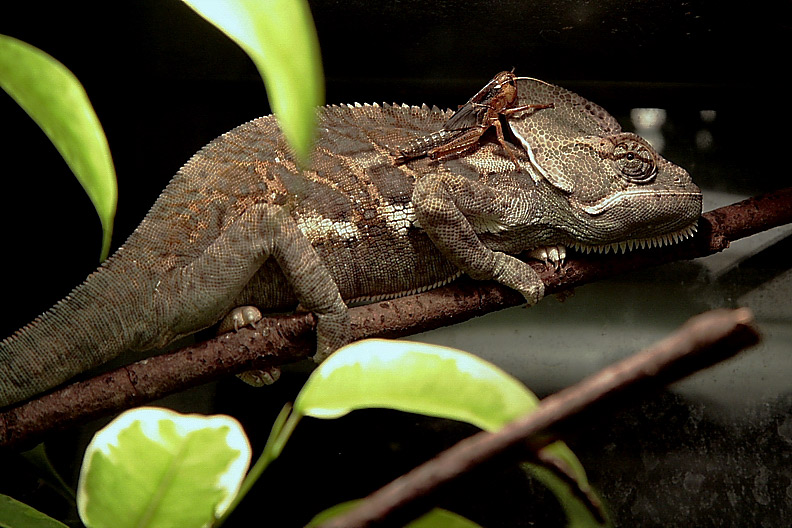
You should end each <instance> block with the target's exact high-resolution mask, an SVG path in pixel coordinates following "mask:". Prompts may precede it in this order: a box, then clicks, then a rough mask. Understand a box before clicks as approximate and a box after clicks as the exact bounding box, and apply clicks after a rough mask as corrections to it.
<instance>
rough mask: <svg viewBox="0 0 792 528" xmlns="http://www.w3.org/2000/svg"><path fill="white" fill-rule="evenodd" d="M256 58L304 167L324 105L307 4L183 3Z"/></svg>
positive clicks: (276, 0) (299, 0)
mask: <svg viewBox="0 0 792 528" xmlns="http://www.w3.org/2000/svg"><path fill="white" fill-rule="evenodd" d="M183 1H184V3H186V4H187V5H188V6H190V7H191V8H192V9H194V10H195V11H196V12H197V13H198V14H200V15H201V16H202V17H204V18H205V19H206V20H208V21H209V22H211V23H212V24H214V25H215V26H217V27H218V28H219V29H220V30H221V31H222V32H223V33H225V34H226V35H227V36H228V37H230V38H231V39H232V40H233V41H234V42H236V43H237V44H238V45H239V46H240V47H241V48H242V49H243V50H245V52H246V53H247V54H248V55H249V56H250V58H251V59H253V62H254V63H255V65H256V67H257V68H258V70H259V73H260V74H261V77H262V78H263V79H264V85H265V86H266V88H267V94H268V96H269V100H270V106H271V107H272V110H273V112H274V113H275V115H276V116H277V117H278V123H279V124H280V127H281V130H283V134H284V135H285V136H286V139H287V140H288V141H289V144H290V145H291V146H292V148H293V149H294V151H295V153H296V154H297V158H298V159H299V160H301V162H302V163H303V164H305V163H306V162H307V160H308V158H309V154H310V150H311V145H312V143H313V137H314V133H315V121H316V113H315V112H316V109H315V107H317V106H321V105H323V104H324V76H323V74H322V61H321V55H320V54H319V43H318V40H317V37H316V29H315V28H314V25H313V19H312V18H311V11H310V9H309V7H308V3H307V2H306V1H305V0H267V1H260V0H183Z"/></svg>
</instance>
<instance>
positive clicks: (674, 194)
mask: <svg viewBox="0 0 792 528" xmlns="http://www.w3.org/2000/svg"><path fill="white" fill-rule="evenodd" d="M514 83H515V87H516V93H517V95H516V98H515V100H514V101H512V103H510V104H509V106H513V107H519V106H523V105H533V104H549V103H552V107H548V108H546V109H543V110H541V111H538V112H525V113H505V114H504V115H503V129H504V130H503V132H504V139H503V142H502V141H501V139H500V138H499V137H497V138H492V137H491V136H492V134H487V133H486V132H482V133H481V134H480V135H479V137H477V138H476V139H475V141H474V142H473V147H474V148H472V149H470V151H468V152H466V153H465V155H460V156H455V157H453V158H452V159H438V160H432V159H430V158H428V157H426V156H423V157H417V158H415V159H411V160H407V161H405V162H404V163H401V164H396V163H395V162H394V161H395V160H394V154H393V153H394V152H395V151H397V149H398V146H400V145H406V144H409V143H410V141H413V140H415V139H417V138H421V137H426V136H428V135H431V134H432V133H436V132H437V131H439V130H440V129H442V127H443V125H444V124H445V123H447V122H448V120H449V119H451V118H452V117H453V112H452V111H449V110H441V109H438V108H436V107H429V106H426V105H423V106H408V105H396V104H365V105H362V104H357V103H356V104H354V105H331V106H325V107H321V108H318V109H317V116H318V128H317V139H316V142H315V147H314V149H313V153H312V157H311V160H310V165H309V167H308V168H302V167H301V166H300V165H299V164H298V162H297V161H296V159H295V157H294V154H293V152H292V150H291V149H290V147H289V146H288V144H287V142H286V141H285V139H284V137H283V135H282V134H281V132H280V131H279V128H278V124H277V121H276V119H275V117H273V116H265V117H261V118H258V119H255V120H252V121H249V122H247V123H245V124H242V125H240V126H238V127H237V128H234V129H233V130H231V131H229V132H227V133H225V134H223V135H221V136H220V137H218V138H216V139H215V140H213V141H211V142H210V143H209V144H207V145H206V146H205V147H203V148H202V149H201V150H200V151H198V152H197V153H196V154H195V155H194V156H193V157H192V158H191V159H190V160H189V161H188V162H187V163H186V164H185V165H184V166H183V167H182V168H181V169H180V170H179V171H178V172H177V174H176V175H175V176H174V178H173V179H172V180H171V182H170V183H169V184H168V185H167V186H166V188H165V190H164V191H163V192H162V194H161V195H160V197H159V198H158V199H157V200H156V202H155V203H154V205H153V206H152V208H151V209H150V210H149V212H148V213H147V214H146V216H145V217H144V219H143V220H142V222H141V223H140V225H139V226H138V227H137V228H136V229H135V230H134V232H133V233H132V234H131V235H130V236H129V238H128V239H127V240H126V242H125V243H124V244H123V245H121V247H119V248H118V249H117V250H116V251H115V252H114V253H113V255H112V256H111V257H110V258H108V259H107V260H106V261H105V262H103V263H102V264H101V265H100V267H99V268H98V269H97V270H96V271H94V272H93V273H91V274H90V275H89V276H88V277H87V279H86V280H85V281H84V282H83V283H82V284H80V285H79V286H77V287H76V288H75V289H74V290H72V292H71V293H70V294H69V295H68V296H67V297H66V298H65V299H63V300H62V301H60V302H58V303H57V304H56V305H55V306H54V307H52V308H51V309H49V310H48V311H46V312H45V313H44V314H42V315H40V316H39V317H38V318H36V319H35V320H34V321H33V322H31V323H29V324H28V325H26V326H25V327H23V328H22V329H20V330H18V331H17V332H16V333H14V334H13V335H12V336H10V337H8V338H6V339H5V340H3V341H2V342H0V407H3V406H8V405H12V404H15V403H18V402H21V401H23V400H26V399H29V398H31V397H33V396H35V395H37V394H40V393H42V392H45V391H47V390H50V389H52V388H54V387H56V386H58V385H60V384H62V383H64V382H66V381H68V380H69V379H70V378H72V377H74V376H75V375H77V374H79V373H81V372H84V371H86V370H88V369H90V368H93V367H95V366H97V365H101V364H102V363H104V362H106V361H108V360H109V359H111V358H113V357H116V356H117V355H119V354H121V353H122V352H124V351H126V350H149V349H157V348H161V347H163V346H165V345H166V344H168V343H170V342H172V341H174V340H176V339H178V338H180V337H182V336H186V335H189V334H192V333H194V332H196V331H198V330H201V329H204V328H208V327H210V326H212V325H215V324H216V323H217V322H218V321H220V320H221V319H223V318H225V317H226V316H227V314H229V313H232V314H235V315H236V314H239V313H242V314H243V315H242V316H241V319H240V320H241V323H242V324H244V323H246V322H247V317H248V316H247V315H244V314H246V313H249V312H250V310H247V308H249V307H252V308H253V310H252V311H253V312H256V311H261V312H285V311H289V310H294V309H295V308H296V307H298V306H299V307H300V308H302V309H304V310H306V311H310V312H313V313H314V314H315V316H316V320H317V337H316V353H315V355H314V359H315V360H316V361H321V360H323V359H324V358H326V357H327V356H328V355H329V354H330V353H331V352H332V351H334V350H336V349H338V348H339V347H341V346H343V345H344V344H346V343H347V341H349V337H348V330H349V325H350V322H349V316H348V308H347V306H348V305H349V304H351V303H359V302H368V301H376V300H384V299H389V298H395V297H400V296H405V295H409V294H412V293H416V292H420V291H424V290H427V289H430V288H434V287H437V286H440V285H443V284H446V283H448V282H450V281H452V280H454V279H455V278H457V277H458V276H460V275H461V274H467V275H468V276H470V277H472V278H473V279H478V280H495V281H498V282H500V283H501V284H504V285H506V286H508V287H510V288H513V289H515V290H517V291H519V292H520V293H522V295H523V296H524V298H525V300H526V302H527V304H529V305H532V304H534V303H536V302H538V301H539V300H540V299H541V298H542V296H543V294H544V285H543V283H542V281H541V280H540V278H539V276H538V274H537V273H536V271H534V269H533V268H532V267H531V266H530V265H529V264H528V263H527V262H526V261H525V260H522V259H520V258H517V256H518V255H521V254H522V255H524V256H525V257H527V258H536V259H540V260H544V261H545V262H547V263H548V265H549V264H554V263H555V264H557V263H558V262H563V260H564V258H565V256H566V251H567V248H574V249H576V250H578V251H584V252H588V251H610V250H616V251H626V250H628V249H632V248H634V247H636V246H647V245H649V246H661V245H666V244H670V243H674V242H677V241H679V240H682V239H685V238H687V237H689V236H691V235H692V234H693V233H694V232H695V230H696V222H697V219H698V218H699V216H700V213H701V191H700V190H699V188H698V187H697V186H696V185H695V184H694V183H693V182H692V180H691V178H690V175H689V174H688V173H687V171H685V170H684V169H682V168H681V167H678V166H677V165H675V164H673V163H671V162H670V161H667V160H665V159H664V158H663V157H661V156H660V155H659V154H658V153H657V152H656V151H655V150H654V149H653V148H652V147H651V145H650V144H649V143H647V142H646V141H645V140H643V139H642V138H641V137H639V136H637V135H635V134H632V133H629V132H624V131H622V129H621V127H620V125H619V124H618V122H617V121H616V120H615V119H614V118H613V117H612V116H611V115H610V114H608V113H607V112H606V111H605V110H604V109H603V108H601V107H600V106H598V105H596V104H594V103H592V102H589V101H588V100H586V99H584V98H583V97H581V96H579V95H577V94H575V93H573V92H571V91H568V90H565V89H563V88H561V87H558V86H555V85H552V84H549V83H546V82H543V81H540V80H537V79H532V78H529V77H519V78H515V79H514ZM502 109H503V108H501V110H502ZM498 112H499V111H498ZM506 142H508V146H507V145H506ZM512 155H513V156H514V158H513V159H512ZM515 162H516V165H517V166H516V167H515ZM240 310H241V312H240ZM254 318H255V317H254Z"/></svg>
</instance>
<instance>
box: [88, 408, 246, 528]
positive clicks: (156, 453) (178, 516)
mask: <svg viewBox="0 0 792 528" xmlns="http://www.w3.org/2000/svg"><path fill="white" fill-rule="evenodd" d="M249 464H250V444H249V443H248V440H247V437H246V436H245V433H244V431H243V430H242V427H241V426H240V425H239V423H238V422H237V421H236V420H234V419H233V418H231V417H229V416H222V415H217V416H202V415H196V414H192V415H182V414H179V413H176V412H174V411H170V410H167V409H158V408H153V407H141V408H139V409H133V410H131V411H127V412H125V413H123V414H121V415H120V416H118V417H117V418H116V419H115V420H113V421H112V422H111V423H110V424H108V425H107V426H106V427H105V428H103V429H102V430H101V431H99V432H98V433H97V434H96V435H95V436H94V438H93V440H92V441H91V443H90V444H89V446H88V449H87V450H86V452H85V458H84V460H83V465H82V468H81V470H80V480H79V484H78V487H77V509H78V511H79V513H80V518H81V519H82V521H83V523H85V525H86V526H88V527H89V528H105V527H107V528H110V527H113V528H127V527H129V528H132V527H135V528H146V527H152V528H153V527H160V526H174V527H176V526H178V527H180V528H192V527H196V528H198V527H202V526H208V525H209V523H211V522H212V521H213V520H214V519H215V518H216V517H218V516H220V515H222V514H223V512H224V511H225V510H226V509H227V508H228V506H229V504H230V503H231V501H232V500H233V499H234V496H235V495H236V493H237V491H238V490H239V486H240V484H241V482H242V479H243V478H244V476H245V472H246V471H247V468H248V465H249Z"/></svg>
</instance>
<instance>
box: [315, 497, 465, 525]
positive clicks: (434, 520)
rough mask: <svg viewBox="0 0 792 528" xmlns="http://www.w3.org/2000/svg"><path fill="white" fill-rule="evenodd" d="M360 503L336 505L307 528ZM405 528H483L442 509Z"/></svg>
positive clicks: (420, 518)
mask: <svg viewBox="0 0 792 528" xmlns="http://www.w3.org/2000/svg"><path fill="white" fill-rule="evenodd" d="M359 503H360V500H353V501H349V502H343V503H341V504H336V505H335V506H332V507H330V508H328V509H326V510H325V511H323V512H320V513H319V514H317V515H316V516H315V517H314V518H313V519H311V522H310V523H308V525H307V526H306V527H305V528H315V527H316V526H319V525H320V524H322V523H323V522H325V521H329V520H330V519H332V518H333V517H337V516H339V515H341V514H342V513H346V512H348V511H349V510H351V509H352V508H354V507H355V506H357V505H358V504H359ZM404 528H481V526H480V525H478V524H476V523H474V522H473V521H470V520H468V519H466V518H464V517H462V516H461V515H457V514H456V513H453V512H450V511H448V510H443V509H442V508H435V509H433V510H432V511H430V512H429V513H427V514H425V515H422V516H421V517H419V518H417V519H415V520H414V521H412V522H411V523H410V524H407V525H405V527H404Z"/></svg>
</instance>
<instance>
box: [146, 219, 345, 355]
mask: <svg viewBox="0 0 792 528" xmlns="http://www.w3.org/2000/svg"><path fill="white" fill-rule="evenodd" d="M268 259H273V260H274V261H275V262H276V263H277V265H278V267H279V268H280V270H281V271H282V272H283V276H284V277H285V278H286V282H287V284H288V285H289V287H290V288H291V289H292V291H293V292H294V294H295V297H296V298H297V300H298V302H299V303H300V304H301V305H302V306H303V307H304V308H305V309H306V310H308V311H310V312H313V313H314V314H315V315H316V317H317V347H316V354H315V355H314V359H315V360H317V361H321V360H322V359H324V358H325V357H327V356H328V355H329V354H330V353H331V352H333V351H334V350H336V349H337V348H339V347H341V346H342V345H344V344H346V343H347V342H349V340H350V337H349V315H348V313H347V312H348V310H347V306H346V304H344V301H343V299H342V298H341V293H340V292H339V290H338V286H337V285H336V283H335V281H334V280H333V277H332V275H331V274H330V272H329V270H328V269H327V267H326V266H325V265H324V263H323V262H322V261H321V259H320V258H319V255H318V254H317V253H316V251H315V250H314V248H313V246H312V245H311V243H310V242H309V241H308V239H307V238H306V237H305V235H303V233H302V231H300V229H299V227H297V224H296V222H295V221H294V219H293V218H292V217H291V215H290V214H289V212H288V211H287V210H286V209H284V208H282V207H279V206H277V205H273V204H267V203H258V204H253V205H251V206H249V207H248V208H247V209H246V210H245V211H244V213H242V214H241V215H239V217H237V218H236V219H235V220H234V221H233V223H232V224H231V225H229V226H228V227H227V228H226V229H225V230H224V231H223V232H222V233H221V234H220V235H219V236H218V237H217V239H216V240H215V241H214V242H213V243H212V244H210V245H209V246H208V247H207V248H206V249H205V250H204V252H203V253H202V254H201V255H200V256H199V257H197V258H196V259H195V260H193V261H192V262H190V263H189V264H188V265H186V266H184V267H182V268H177V269H175V270H173V271H172V272H171V273H169V274H168V275H167V277H166V278H164V279H163V280H162V281H160V283H158V285H157V287H156V289H155V293H156V297H157V307H156V311H157V313H158V314H159V329H160V333H161V336H162V337H161V339H162V340H167V341H166V342H169V341H172V340H173V338H174V337H178V336H180V335H188V334H191V333H193V332H195V331H197V330H200V329H201V328H206V327H208V326H210V325H212V324H214V323H216V322H217V321H219V320H220V319H221V318H223V317H224V316H225V315H226V314H227V313H228V312H229V311H231V310H232V309H233V308H234V307H235V299H236V298H237V297H238V296H239V294H240V292H241V291H242V290H243V289H244V287H245V286H246V285H247V284H248V282H249V281H250V279H251V278H252V277H253V276H254V275H255V274H256V273H257V272H258V271H259V270H260V269H261V267H262V266H263V265H264V263H265V262H266V261H267V260H268Z"/></svg>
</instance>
